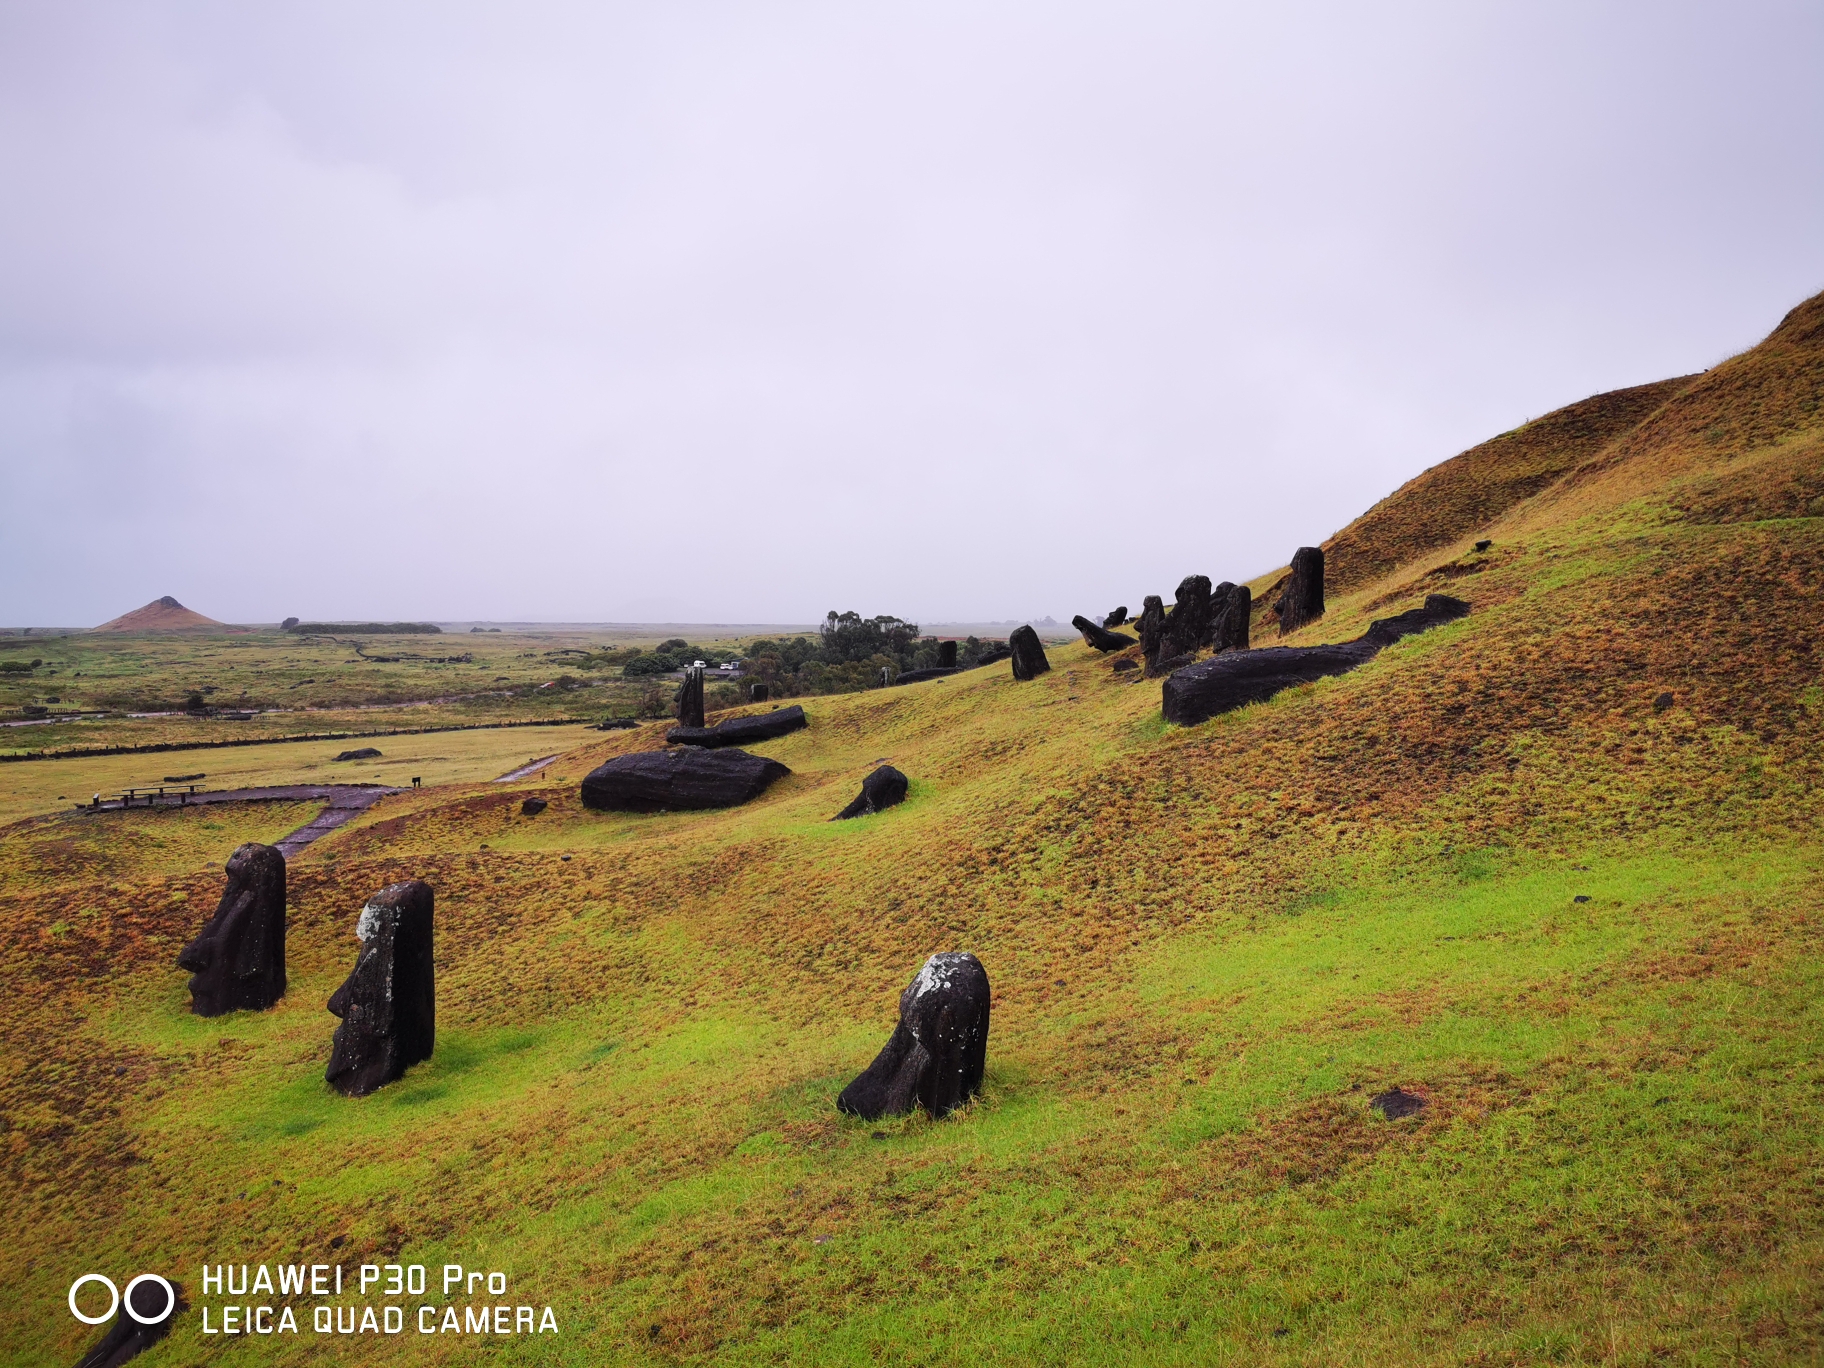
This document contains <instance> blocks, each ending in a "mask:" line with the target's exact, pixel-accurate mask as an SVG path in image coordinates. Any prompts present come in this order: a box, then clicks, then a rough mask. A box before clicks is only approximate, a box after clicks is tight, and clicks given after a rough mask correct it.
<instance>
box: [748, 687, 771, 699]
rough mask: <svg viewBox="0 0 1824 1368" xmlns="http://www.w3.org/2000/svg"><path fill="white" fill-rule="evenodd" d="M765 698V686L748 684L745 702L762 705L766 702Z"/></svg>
mask: <svg viewBox="0 0 1824 1368" xmlns="http://www.w3.org/2000/svg"><path fill="white" fill-rule="evenodd" d="M766 698H767V693H766V685H764V684H749V685H748V686H747V701H748V702H749V703H764V702H766Z"/></svg>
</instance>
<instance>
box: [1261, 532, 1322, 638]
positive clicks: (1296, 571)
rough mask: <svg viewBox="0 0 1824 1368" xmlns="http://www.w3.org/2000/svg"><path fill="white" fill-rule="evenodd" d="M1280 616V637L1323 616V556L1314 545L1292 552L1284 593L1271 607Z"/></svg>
mask: <svg viewBox="0 0 1824 1368" xmlns="http://www.w3.org/2000/svg"><path fill="white" fill-rule="evenodd" d="M1273 606H1274V608H1275V609H1276V610H1277V611H1278V613H1279V634H1280V635H1281V636H1285V635H1286V633H1288V632H1296V631H1297V630H1298V629H1299V628H1300V627H1303V626H1304V625H1305V624H1306V623H1307V622H1316V621H1317V620H1318V619H1319V618H1321V617H1322V616H1323V615H1324V553H1323V551H1322V550H1321V549H1319V548H1318V547H1315V546H1301V547H1299V548H1298V550H1296V551H1294V552H1293V553H1292V573H1291V574H1290V575H1288V576H1287V577H1286V588H1285V592H1284V593H1282V594H1281V595H1280V596H1279V602H1278V603H1276V604H1274V605H1273Z"/></svg>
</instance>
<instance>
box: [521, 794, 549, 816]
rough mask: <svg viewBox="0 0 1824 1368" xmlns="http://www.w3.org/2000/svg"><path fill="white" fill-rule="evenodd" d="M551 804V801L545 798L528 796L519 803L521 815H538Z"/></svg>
mask: <svg viewBox="0 0 1824 1368" xmlns="http://www.w3.org/2000/svg"><path fill="white" fill-rule="evenodd" d="M550 806H551V804H550V802H549V801H548V800H546V799H544V798H528V799H526V801H525V802H523V803H521V804H520V805H519V812H520V816H522V817H536V816H538V814H539V813H541V812H543V811H544V810H545V809H546V808H548V807H550Z"/></svg>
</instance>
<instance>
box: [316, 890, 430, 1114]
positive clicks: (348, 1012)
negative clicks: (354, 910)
mask: <svg viewBox="0 0 1824 1368" xmlns="http://www.w3.org/2000/svg"><path fill="white" fill-rule="evenodd" d="M433 902H434V895H433V894H432V892H431V886H430V885H429V884H427V883H426V882H424V880H422V879H407V880H406V881H405V882H404V883H396V884H388V885H387V886H386V887H385V888H383V889H381V890H380V891H379V892H378V893H376V894H374V896H373V897H371V898H369V899H368V900H367V906H366V907H364V908H362V909H361V917H360V919H359V920H358V921H356V923H355V935H356V937H357V938H359V940H360V942H361V953H360V955H359V956H357V957H356V959H355V968H354V972H353V973H351V974H350V975H349V976H348V978H347V979H346V980H344V982H343V984H342V986H341V987H340V988H338V989H336V991H335V993H334V994H333V995H331V997H330V999H329V1010H330V1011H331V1012H332V1013H334V1014H335V1015H336V1016H339V1017H341V1018H342V1024H341V1025H340V1026H338V1027H336V1040H335V1046H334V1048H333V1049H332V1050H331V1051H330V1055H329V1068H328V1070H327V1071H326V1072H325V1073H324V1077H325V1078H327V1079H328V1080H329V1086H330V1087H332V1088H334V1089H335V1090H336V1091H337V1092H339V1093H345V1094H346V1095H348V1096H349V1097H366V1096H367V1095H368V1094H369V1093H371V1092H373V1091H374V1090H375V1089H376V1088H383V1087H385V1086H386V1085H387V1084H388V1083H391V1082H392V1081H393V1080H394V1079H396V1078H402V1077H404V1075H405V1071H406V1070H407V1069H409V1068H411V1067H412V1065H414V1064H416V1063H417V1062H418V1061H419V1060H421V1059H429V1058H430V1057H431V1049H432V1047H433V1046H434V1045H435V1044H436V1042H437V981H436V974H435V971H434V970H433V968H432V964H431V913H432V904H433Z"/></svg>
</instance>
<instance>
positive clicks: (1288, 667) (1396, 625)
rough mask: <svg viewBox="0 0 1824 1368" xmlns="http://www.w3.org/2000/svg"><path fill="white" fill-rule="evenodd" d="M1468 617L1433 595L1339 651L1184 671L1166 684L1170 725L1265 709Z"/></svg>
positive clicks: (1232, 659) (1269, 651)
mask: <svg viewBox="0 0 1824 1368" xmlns="http://www.w3.org/2000/svg"><path fill="white" fill-rule="evenodd" d="M1467 612H1469V605H1468V604H1467V603H1465V602H1464V601H1463V600H1462V599H1458V598H1451V597H1450V596H1449V595H1448V594H1430V595H1428V596H1427V597H1426V599H1425V606H1424V607H1423V608H1413V609H1411V610H1409V611H1408V612H1404V613H1401V614H1399V615H1398V616H1397V617H1390V618H1378V619H1376V620H1375V621H1374V622H1372V623H1370V624H1369V626H1368V630H1367V631H1366V632H1364V633H1363V634H1362V635H1361V636H1359V637H1357V638H1356V639H1355V640H1354V641H1345V642H1343V643H1341V644H1340V645H1336V646H1269V647H1267V648H1265V649H1264V650H1258V651H1231V652H1226V653H1224V654H1222V655H1214V656H1211V657H1210V658H1209V659H1208V660H1204V661H1199V662H1198V663H1197V664H1195V665H1191V666H1188V667H1186V668H1185V669H1182V670H1179V671H1178V672H1177V673H1176V674H1174V675H1172V676H1171V677H1170V678H1169V679H1167V680H1166V681H1165V691H1164V698H1163V704H1162V707H1163V711H1164V713H1165V718H1166V721H1168V722H1176V723H1178V724H1180V725H1181V726H1192V725H1194V724H1196V723H1198V722H1203V721H1205V720H1207V719H1209V718H1212V717H1215V716H1216V715H1217V714H1218V713H1225V712H1229V711H1231V710H1232V709H1235V708H1239V707H1243V706H1244V705H1246V704H1249V703H1264V702H1265V701H1266V700H1267V699H1269V698H1271V697H1273V695H1274V694H1276V693H1278V692H1279V691H1280V690H1281V689H1289V688H1291V687H1292V686H1293V685H1295V684H1308V683H1310V682H1311V681H1312V680H1314V679H1323V678H1326V677H1327V676H1330V675H1339V674H1347V673H1348V672H1349V671H1350V670H1353V669H1355V668H1356V667H1357V666H1358V665H1365V664H1366V663H1367V662H1368V661H1370V660H1373V659H1374V657H1375V656H1376V655H1378V654H1379V653H1380V651H1381V649H1382V648H1383V647H1386V646H1391V645H1393V643H1394V642H1396V641H1398V640H1399V639H1400V638H1401V637H1405V636H1411V635H1412V634H1413V633H1415V632H1424V631H1429V630H1430V629H1431V628H1433V627H1438V626H1442V625H1443V624H1444V623H1446V622H1455V621H1456V620H1457V619H1458V618H1460V617H1462V616H1463V615H1464V614H1465V613H1467Z"/></svg>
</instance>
